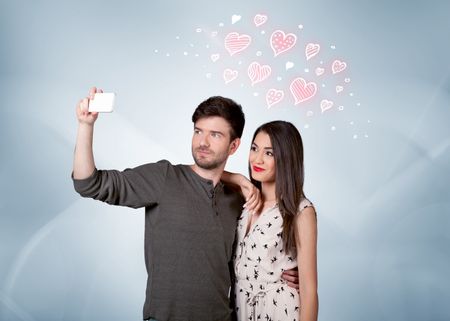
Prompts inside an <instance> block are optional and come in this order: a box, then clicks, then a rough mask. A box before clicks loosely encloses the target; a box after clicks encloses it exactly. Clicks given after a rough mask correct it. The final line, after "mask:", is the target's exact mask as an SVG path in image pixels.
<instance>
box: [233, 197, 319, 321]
mask: <svg viewBox="0 0 450 321" xmlns="http://www.w3.org/2000/svg"><path fill="white" fill-rule="evenodd" d="M311 206H313V205H312V203H311V202H310V201H309V200H308V199H306V198H304V199H303V200H302V201H301V203H300V206H299V212H301V211H302V210H303V209H305V208H306V207H311ZM250 220H251V215H250V214H249V213H248V211H247V210H244V211H243V212H242V215H241V216H240V218H239V221H238V227H237V242H236V249H235V256H234V271H235V275H236V284H235V290H234V296H235V309H236V314H237V319H238V321H258V320H261V321H284V320H289V321H296V320H299V316H300V310H299V309H300V298H299V295H298V293H297V290H296V289H293V288H291V287H289V286H288V285H287V284H286V282H285V281H284V280H283V279H282V278H281V274H282V273H283V271H285V270H290V269H292V268H295V267H296V266H297V259H296V257H295V254H293V255H289V254H286V253H285V251H284V250H283V241H282V238H281V235H282V230H283V218H282V216H281V214H280V211H279V209H278V206H277V205H275V206H273V207H271V208H268V209H266V210H264V211H263V212H262V213H261V215H260V216H259V217H258V219H257V220H256V221H255V222H254V223H253V226H251V227H250V229H249V231H248V233H247V234H246V231H247V225H248V224H249V222H250Z"/></svg>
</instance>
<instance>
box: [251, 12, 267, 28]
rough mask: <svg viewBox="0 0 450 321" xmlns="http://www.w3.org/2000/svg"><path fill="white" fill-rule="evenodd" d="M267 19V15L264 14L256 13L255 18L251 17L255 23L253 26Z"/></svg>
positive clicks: (259, 24)
mask: <svg viewBox="0 0 450 321" xmlns="http://www.w3.org/2000/svg"><path fill="white" fill-rule="evenodd" d="M266 21H267V16H266V15H265V14H257V15H256V16H255V18H253V22H254V23H255V26H257V27H259V26H261V25H263V24H265V23H266Z"/></svg>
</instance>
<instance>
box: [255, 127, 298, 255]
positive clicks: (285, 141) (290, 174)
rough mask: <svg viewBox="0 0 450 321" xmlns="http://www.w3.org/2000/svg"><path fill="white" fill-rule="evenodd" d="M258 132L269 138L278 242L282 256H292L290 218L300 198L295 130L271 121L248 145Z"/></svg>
mask: <svg viewBox="0 0 450 321" xmlns="http://www.w3.org/2000/svg"><path fill="white" fill-rule="evenodd" d="M259 132H264V133H266V134H267V135H269V137H270V141H271V143H272V149H273V154H274V157H275V196H276V199H277V202H278V208H279V210H280V213H281V216H282V217H283V234H282V240H283V244H284V251H285V252H286V253H295V225H294V218H295V216H296V215H297V213H298V209H299V205H300V202H301V200H302V199H303V198H304V197H305V196H304V194H303V182H304V168H303V142H302V137H301V136H300V133H299V132H298V130H297V128H295V126H294V125H292V124H291V123H289V122H286V121H281V120H277V121H272V122H269V123H265V124H263V125H261V126H260V127H258V128H257V129H256V131H255V134H254V135H253V139H252V143H253V142H254V141H255V137H256V135H257V134H258V133H259ZM249 172H250V179H251V181H252V183H253V184H254V185H255V186H257V187H258V188H259V189H261V182H258V181H255V180H254V179H253V178H252V177H251V169H250V164H249Z"/></svg>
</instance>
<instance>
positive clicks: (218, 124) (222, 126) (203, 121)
mask: <svg viewBox="0 0 450 321" xmlns="http://www.w3.org/2000/svg"><path fill="white" fill-rule="evenodd" d="M194 127H196V128H199V129H202V130H209V131H220V132H222V131H229V130H231V126H230V124H229V123H228V122H227V121H226V120H225V119H224V118H222V117H219V116H212V117H203V118H200V119H199V120H197V121H196V122H195V124H194Z"/></svg>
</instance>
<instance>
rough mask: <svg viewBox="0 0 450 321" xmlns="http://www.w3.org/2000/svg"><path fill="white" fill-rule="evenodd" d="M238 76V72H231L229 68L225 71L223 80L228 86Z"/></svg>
mask: <svg viewBox="0 0 450 321" xmlns="http://www.w3.org/2000/svg"><path fill="white" fill-rule="evenodd" d="M237 76H238V72H237V70H231V69H230V68H227V69H225V70H224V71H223V79H224V80H225V83H226V84H228V83H229V82H230V81H233V80H235V79H236V78H237Z"/></svg>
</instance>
